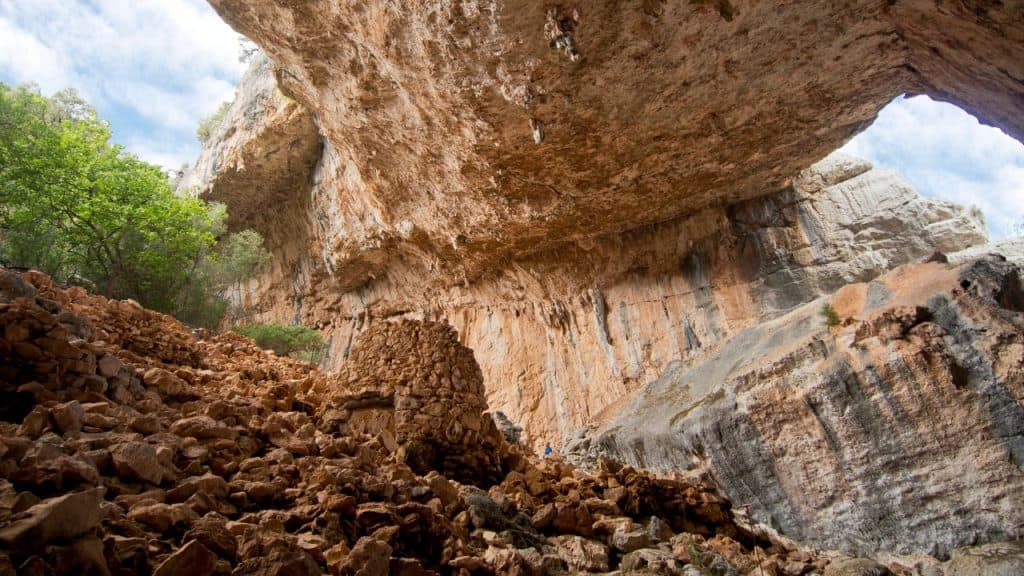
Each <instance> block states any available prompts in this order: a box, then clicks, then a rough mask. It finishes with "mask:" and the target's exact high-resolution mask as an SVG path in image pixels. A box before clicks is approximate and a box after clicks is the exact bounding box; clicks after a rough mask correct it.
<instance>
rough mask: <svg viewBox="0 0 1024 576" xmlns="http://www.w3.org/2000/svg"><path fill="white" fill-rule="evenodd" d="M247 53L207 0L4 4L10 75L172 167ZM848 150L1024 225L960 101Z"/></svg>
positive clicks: (0, 15)
mask: <svg viewBox="0 0 1024 576" xmlns="http://www.w3.org/2000/svg"><path fill="white" fill-rule="evenodd" d="M238 54H239V43H238V35H237V34H236V33H235V32H234V31H232V30H231V29H230V28H229V27H228V26H227V25H226V24H224V23H223V22H222V21H221V20H220V19H219V18H218V17H217V15H216V14H215V13H214V12H213V10H212V9H211V8H210V7H209V5H207V4H206V2H205V0H0V80H2V81H3V82H7V83H9V84H17V83H21V82H35V83H37V84H39V86H40V87H41V89H42V91H43V92H44V93H46V94H51V93H53V92H54V91H56V90H60V89H62V88H65V87H68V86H71V87H74V88H75V89H77V90H78V91H79V92H80V93H81V94H82V95H83V96H84V97H85V98H86V99H87V100H88V101H89V102H91V103H92V104H93V105H94V106H96V108H97V109H98V110H99V112H100V115H101V116H103V117H104V118H106V119H107V120H110V122H111V125H112V127H113V131H114V137H115V139H116V140H117V141H118V142H120V143H122V144H124V145H125V146H126V147H127V148H128V149H129V150H130V151H132V152H134V153H135V154H137V155H138V156H139V157H141V158H143V159H144V160H147V161H150V162H154V163H157V164H162V165H164V166H166V167H168V168H176V167H177V166H179V165H181V164H182V163H183V162H188V161H191V160H192V159H194V158H195V157H196V155H197V154H198V152H199V144H198V142H197V141H196V139H195V127H196V125H197V124H198V123H199V119H200V118H202V117H203V116H206V115H208V114H210V113H211V112H213V111H214V110H216V109H217V107H218V106H219V105H220V103H221V102H222V101H224V100H230V99H231V98H232V97H233V94H234V87H235V85H236V83H237V82H238V79H239V78H240V77H241V74H242V72H243V71H244V65H242V64H240V63H239V62H238ZM844 150H845V151H847V152H849V153H852V154H854V155H857V156H861V157H863V158H867V159H868V160H871V161H872V162H874V163H875V164H876V165H881V166H888V167H891V168H895V169H897V170H899V171H900V172H902V173H903V174H904V175H905V176H906V177H907V178H908V179H909V180H910V181H911V182H912V183H913V184H914V185H915V186H916V187H917V188H918V190H919V191H920V192H922V193H923V194H926V195H930V196H938V197H941V198H946V199H949V200H953V201H955V202H959V203H961V204H967V205H971V204H973V205H976V206H978V207H979V208H981V209H982V211H983V212H984V213H985V216H986V219H987V221H988V225H989V231H990V233H991V235H992V237H993V238H1004V237H1006V236H1009V235H1011V234H1012V233H1013V231H1014V227H1015V226H1016V225H1019V224H1021V223H1024V146H1022V145H1021V144H1020V143H1019V142H1017V141H1015V140H1013V139H1012V138H1010V137H1008V136H1006V135H1005V134H1003V133H1002V132H1000V131H999V130H997V129H995V128H990V127H987V126H982V125H980V124H979V123H978V121H977V120H975V119H974V118H973V117H971V116H970V115H968V114H966V113H964V112H962V111H961V110H959V109H958V108H956V107H954V106H951V105H948V104H943V103H938V102H934V101H931V100H929V99H928V98H927V97H917V98H911V99H902V98H898V99H897V100H896V101H894V102H893V103H892V104H890V105H889V106H887V107H886V108H885V109H884V110H883V111H882V113H881V114H880V115H879V117H878V120H877V121H876V122H875V123H874V124H873V125H872V126H871V128H869V129H868V130H867V131H865V132H863V133H862V134H860V135H859V136H857V137H856V138H855V139H854V140H852V141H851V142H849V143H848V144H847V145H846V146H844Z"/></svg>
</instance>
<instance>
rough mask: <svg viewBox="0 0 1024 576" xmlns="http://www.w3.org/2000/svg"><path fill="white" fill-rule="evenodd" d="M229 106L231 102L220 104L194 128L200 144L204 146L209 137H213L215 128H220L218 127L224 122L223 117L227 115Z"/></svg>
mask: <svg viewBox="0 0 1024 576" xmlns="http://www.w3.org/2000/svg"><path fill="white" fill-rule="evenodd" d="M231 104H232V103H231V102H222V103H221V105H220V108H217V111H216V112H214V113H213V114H210V115H209V116H207V117H206V118H203V119H202V120H200V121H199V126H198V127H197V128H196V138H199V141H200V142H202V143H203V144H206V141H207V140H209V139H210V136H213V133H214V132H215V131H216V130H217V128H220V125H221V124H222V123H223V122H224V116H225V115H227V113H228V110H229V109H230V108H231Z"/></svg>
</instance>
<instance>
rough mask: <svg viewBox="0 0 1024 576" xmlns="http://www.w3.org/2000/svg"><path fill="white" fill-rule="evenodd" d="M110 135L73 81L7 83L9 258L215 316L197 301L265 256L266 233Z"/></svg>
mask: <svg viewBox="0 0 1024 576" xmlns="http://www.w3.org/2000/svg"><path fill="white" fill-rule="evenodd" d="M110 137H111V133H110V128H109V126H108V125H107V123H106V122H104V121H103V120H101V119H100V118H99V117H98V116H97V114H96V111H95V110H94V109H92V108H91V107H90V106H89V105H88V104H87V103H86V102H85V101H84V100H82V99H81V98H80V97H78V95H77V94H75V92H74V91H73V90H65V91H62V92H58V93H57V94H55V95H54V96H53V97H52V98H46V97H44V96H42V95H40V94H39V93H38V92H37V91H36V90H34V89H33V88H32V87H31V86H21V87H18V88H11V87H9V86H7V85H5V84H3V83H0V261H2V262H3V263H6V264H9V265H11V264H13V265H18V266H26V267H32V268H37V269H39V270H42V271H44V272H46V273H48V274H50V275H51V276H53V277H54V278H56V279H57V280H58V281H61V282H67V281H68V280H70V279H84V280H86V281H87V282H88V283H90V284H91V285H92V286H94V287H95V289H96V290H98V291H99V292H100V293H102V294H103V295H105V296H107V297H111V298H133V299H136V300H138V301H139V302H140V303H142V304H143V305H145V306H147V307H149V308H153V309H155V310H159V311H161V312H168V313H172V314H176V315H179V316H190V315H191V316H196V317H199V316H202V317H203V318H204V322H203V323H204V324H207V325H208V324H210V323H211V322H213V319H212V318H211V317H210V316H209V314H205V315H204V314H197V313H194V310H193V307H195V306H200V305H201V304H205V303H208V302H210V301H216V299H217V298H218V297H219V295H217V294H216V292H217V291H218V290H220V289H222V288H223V287H224V286H225V285H226V283H229V282H237V281H238V279H240V277H241V276H242V275H245V274H250V273H252V271H253V270H254V269H255V267H256V266H258V265H260V264H262V262H263V261H265V259H266V253H265V251H262V239H260V238H259V235H258V234H255V233H252V232H249V233H246V234H243V235H242V236H240V237H238V238H235V235H226V229H225V226H224V222H225V220H226V217H227V212H226V210H225V209H224V206H223V205H211V206H207V205H206V204H205V203H204V202H202V201H201V200H198V199H194V198H185V197H180V196H176V195H175V194H174V193H173V192H172V191H171V189H170V186H169V184H168V179H167V175H166V174H165V173H164V171H163V170H162V169H161V168H160V167H157V166H153V165H151V164H147V163H145V162H143V161H141V160H139V159H138V158H136V157H135V156H133V155H131V154H128V153H126V152H125V151H124V150H123V149H122V148H121V147H120V146H117V145H114V144H112V143H111V142H110ZM254 235H255V236H254ZM218 237H220V238H222V241H221V242H220V243H218V242H217V239H218ZM239 246H243V247H245V248H246V249H248V250H249V253H248V254H242V253H241V252H242V251H240V250H241V249H240V248H239ZM254 246H256V247H258V248H259V250H256V249H255V248H254ZM261 251H262V252H261ZM220 262H223V265H221V264H219V263H220ZM186 321H187V320H186ZM214 323H215V322H214Z"/></svg>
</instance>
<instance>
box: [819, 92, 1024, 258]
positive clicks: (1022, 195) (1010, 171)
mask: <svg viewBox="0 0 1024 576" xmlns="http://www.w3.org/2000/svg"><path fill="white" fill-rule="evenodd" d="M839 151H840V152H844V153H847V154H850V155H853V156H858V157H860V158H864V159H865V160H869V161H871V162H872V163H873V164H874V165H875V166H879V167H885V168H892V169H894V170H896V171H898V172H900V173H901V174H902V175H903V176H904V177H905V178H906V179H907V180H909V181H910V182H911V183H912V184H913V185H914V187H915V188H917V190H918V192H920V193H921V194H922V195H924V196H932V197H936V198H942V199H944V200H950V201H952V202H956V203H958V204H962V205H964V206H971V207H976V208H977V209H979V210H980V211H981V212H982V214H984V217H985V223H986V224H987V226H988V232H989V237H990V238H991V239H992V240H1003V239H1006V238H1010V237H1013V236H1020V235H1024V144H1021V142H1019V141H1017V140H1015V139H1014V138H1013V137H1011V136H1009V135H1007V134H1006V133H1004V132H1003V131H1001V130H999V129H998V128H994V127H992V126H987V125H985V124H982V123H981V122H979V121H978V119H977V118H975V117H974V116H972V115H971V114H969V113H967V112H965V111H964V110H962V109H961V108H959V107H957V106H955V105H953V104H949V103H946V102H940V101H937V100H932V99H931V98H929V97H928V96H913V97H909V98H908V97H906V96H904V95H901V96H898V97H896V98H895V99H894V100H893V101H892V102H890V103H889V104H887V105H886V106H885V107H884V108H883V109H882V110H881V111H880V112H879V114H878V117H877V119H876V120H875V122H874V123H872V124H871V126H870V127H868V128H867V129H866V130H864V131H863V132H861V133H860V134H858V135H857V136H856V137H855V138H853V139H852V140H850V141H849V142H848V143H846V145H844V146H843V147H842V148H840V149H839Z"/></svg>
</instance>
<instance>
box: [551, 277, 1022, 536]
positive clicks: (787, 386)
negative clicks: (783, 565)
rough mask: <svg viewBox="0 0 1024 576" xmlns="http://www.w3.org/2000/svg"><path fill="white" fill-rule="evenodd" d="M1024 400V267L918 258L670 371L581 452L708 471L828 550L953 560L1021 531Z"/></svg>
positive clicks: (732, 493) (581, 440) (576, 454)
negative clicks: (960, 550)
mask: <svg viewBox="0 0 1024 576" xmlns="http://www.w3.org/2000/svg"><path fill="white" fill-rule="evenodd" d="M825 303H831V304H832V305H833V306H834V309H835V310H836V312H837V314H838V315H839V317H840V318H841V319H842V322H841V325H839V326H835V327H829V326H827V325H826V322H825V319H824V317H823V316H822V314H821V307H822V306H823V304H825ZM1021 398H1024V290H1022V288H1021V279H1020V268H1018V267H1016V266H1014V265H1013V264H1011V263H1008V262H1006V261H1005V260H1004V259H1002V258H1000V257H989V258H987V259H982V260H977V261H972V262H970V263H967V264H964V265H962V267H960V268H954V267H951V266H950V265H948V264H944V263H928V264H912V265H906V266H904V267H901V268H898V269H897V270H895V271H893V272H891V273H889V274H887V275H885V276H883V277H881V278H879V279H876V280H874V281H872V282H869V283H857V284H851V285H848V286H846V287H844V288H843V289H841V290H840V291H838V292H837V293H836V294H835V295H834V296H831V297H826V298H823V299H821V300H819V301H815V302H813V303H810V304H807V305H805V306H802V307H800V308H798V309H796V310H794V311H793V312H790V313H789V314H786V315H785V316H782V317H780V318H777V319H775V320H773V321H769V322H765V323H762V324H758V325H756V326H752V327H750V328H748V329H747V330H744V331H742V332H740V333H738V334H737V335H736V336H734V337H733V338H732V339H730V340H729V341H728V342H727V343H725V344H724V345H723V346H721V347H720V348H719V349H718V350H717V351H716V352H714V353H713V354H711V355H709V356H708V357H707V358H706V359H705V360H704V361H703V362H702V363H700V364H698V365H696V366H692V367H685V366H682V365H674V366H670V367H669V368H668V369H667V370H666V371H665V372H664V374H663V375H662V377H661V378H660V379H659V380H658V381H656V382H654V383H652V384H651V385H649V386H647V387H645V388H644V389H642V390H640V391H638V392H637V393H636V394H634V395H633V397H632V398H631V399H630V401H629V402H628V403H626V405H625V406H623V408H622V409H621V410H620V411H619V412H618V413H617V414H616V415H615V416H614V417H613V418H611V419H610V421H609V422H607V423H606V424H604V425H603V426H600V427H597V428H596V429H594V430H590V431H580V433H578V434H577V435H576V436H575V437H574V438H573V439H572V440H571V441H570V442H569V446H568V447H567V450H568V451H569V452H570V456H571V458H573V459H577V460H582V461H588V460H593V459H596V458H598V457H601V456H603V457H608V458H612V459H614V460H617V461H622V462H626V463H629V464H632V465H635V466H640V467H644V468H652V469H656V470H678V469H691V468H697V469H701V470H704V471H705V472H706V473H707V474H708V475H710V476H711V477H713V478H714V479H715V481H716V483H717V484H718V485H719V486H720V487H721V488H722V490H723V492H724V493H725V494H726V495H727V496H728V497H729V498H730V499H731V500H732V501H733V502H737V503H744V504H749V505H750V510H751V514H752V515H753V516H754V517H755V518H757V519H758V520H760V521H762V522H765V523H767V524H772V525H774V526H776V527H777V528H778V529H780V530H782V531H783V532H785V533H787V534H789V535H792V536H794V537H796V538H800V539H802V540H807V541H810V542H814V543H816V544H818V545H821V546H826V547H830V546H834V547H839V548H843V549H847V550H857V551H860V552H861V553H864V552H868V553H874V552H877V551H879V550H889V551H898V552H904V553H907V552H913V551H922V550H924V551H928V552H930V553H932V554H938V555H940V556H941V555H945V554H948V552H949V551H950V550H951V549H953V548H955V547H957V546H962V545H965V544H971V543H973V542H975V541H990V540H996V541H999V540H1005V539H1013V538H1020V537H1021V535H1022V534H1021V527H1022V526H1024V512H1022V510H1021V507H1020V494H1021V493H1024V473H1022V471H1021V466H1022V465H1024V442H1022V438H1024V436H1022V434H1024V407H1022V405H1021Z"/></svg>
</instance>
